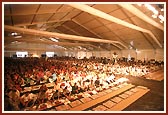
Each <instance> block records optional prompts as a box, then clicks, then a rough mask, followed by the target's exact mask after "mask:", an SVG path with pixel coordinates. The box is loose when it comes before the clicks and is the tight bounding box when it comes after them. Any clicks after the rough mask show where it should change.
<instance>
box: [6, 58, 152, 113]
mask: <svg viewBox="0 0 168 115" xmlns="http://www.w3.org/2000/svg"><path fill="white" fill-rule="evenodd" d="M149 67H150V65H148V64H146V65H145V64H141V65H140V64H137V63H128V62H122V61H118V64H115V65H114V64H113V63H111V62H110V61H109V63H107V64H103V63H102V62H101V59H84V60H81V59H76V58H71V57H61V58H60V57H57V58H48V59H47V60H46V59H44V58H16V59H13V58H5V60H4V91H5V96H4V100H5V110H22V109H24V108H26V107H28V106H29V107H30V106H33V105H34V104H40V103H44V102H45V101H46V100H51V101H52V100H55V99H58V100H59V99H60V98H62V97H65V98H68V97H69V96H70V95H74V94H79V93H81V92H86V91H100V90H103V89H106V88H107V87H108V86H109V85H111V84H112V83H115V84H119V83H120V82H122V81H127V79H126V78H123V77H122V76H125V75H132V76H143V75H145V74H147V73H148V72H149V71H150V69H149ZM117 75H120V77H119V78H117V77H116V76H117ZM41 81H45V82H49V83H54V87H53V88H52V91H51V92H50V93H49V89H48V87H47V86H46V85H45V84H43V85H41V87H40V89H39V91H38V93H37V94H33V93H30V92H25V93H24V94H22V95H21V94H20V93H21V91H23V90H24V88H23V87H22V86H24V87H31V86H32V85H34V84H36V85H38V84H40V82H41ZM49 95H50V98H48V97H49Z"/></svg>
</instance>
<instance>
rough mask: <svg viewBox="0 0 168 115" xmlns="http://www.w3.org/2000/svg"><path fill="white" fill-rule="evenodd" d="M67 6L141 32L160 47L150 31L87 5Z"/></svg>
mask: <svg viewBox="0 0 168 115" xmlns="http://www.w3.org/2000/svg"><path fill="white" fill-rule="evenodd" d="M69 5H70V6H72V7H74V8H76V9H79V10H82V11H84V12H87V13H89V14H92V15H94V16H98V17H101V18H103V19H106V20H109V21H111V22H115V23H117V24H120V25H123V26H126V27H128V28H131V29H134V30H138V31H141V32H145V33H148V34H149V35H150V36H151V37H152V38H153V40H154V41H155V42H156V43H157V44H158V45H159V47H162V45H161V43H160V42H159V41H158V40H157V38H156V37H155V36H154V35H153V33H152V32H151V31H150V30H147V29H144V28H141V27H139V26H136V25H133V24H131V23H128V22H126V21H123V20H121V19H118V18H116V17H114V16H111V15H109V14H106V13H104V12H102V11H100V10H97V9H95V8H92V7H90V6H88V5H84V4H69Z"/></svg>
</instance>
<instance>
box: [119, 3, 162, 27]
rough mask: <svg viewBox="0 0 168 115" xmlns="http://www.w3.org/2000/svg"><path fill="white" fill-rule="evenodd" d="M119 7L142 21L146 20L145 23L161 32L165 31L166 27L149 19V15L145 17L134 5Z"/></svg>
mask: <svg viewBox="0 0 168 115" xmlns="http://www.w3.org/2000/svg"><path fill="white" fill-rule="evenodd" d="M119 5H120V6H121V7H123V8H125V9H126V10H128V11H129V12H131V13H132V14H134V15H136V16H137V17H139V18H140V19H142V20H144V21H145V22H147V23H149V24H151V25H153V26H155V27H157V28H158V29H160V30H164V27H163V26H162V25H161V24H159V23H157V22H156V21H154V20H152V19H151V18H149V17H148V16H147V15H145V14H144V13H143V12H141V11H140V10H139V9H137V8H136V7H134V6H133V5H131V4H119Z"/></svg>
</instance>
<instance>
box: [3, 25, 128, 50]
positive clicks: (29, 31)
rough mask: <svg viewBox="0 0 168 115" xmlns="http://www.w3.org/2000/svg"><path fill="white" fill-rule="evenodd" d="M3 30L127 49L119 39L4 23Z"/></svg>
mask: <svg viewBox="0 0 168 115" xmlns="http://www.w3.org/2000/svg"><path fill="white" fill-rule="evenodd" d="M4 30H5V31H10V32H13V31H15V32H20V33H25V34H29V35H35V36H45V37H57V38H60V39H68V40H77V41H88V42H98V43H110V44H114V43H115V44H120V45H121V46H122V47H124V48H126V49H128V47H127V46H125V45H124V44H122V43H121V42H119V41H111V40H104V39H97V38H91V37H83V36H75V35H68V34H60V33H56V32H54V33H52V32H47V31H42V30H34V29H26V28H19V27H14V26H9V25H4Z"/></svg>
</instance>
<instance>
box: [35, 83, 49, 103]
mask: <svg viewBox="0 0 168 115" xmlns="http://www.w3.org/2000/svg"><path fill="white" fill-rule="evenodd" d="M47 90H48V88H47V86H46V85H45V84H43V85H42V86H41V87H40V89H39V93H38V97H37V102H38V103H43V102H44V101H45V99H46V98H47V94H46V91H47Z"/></svg>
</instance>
